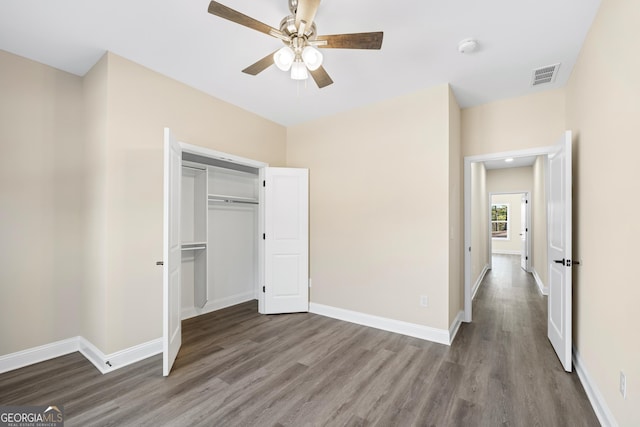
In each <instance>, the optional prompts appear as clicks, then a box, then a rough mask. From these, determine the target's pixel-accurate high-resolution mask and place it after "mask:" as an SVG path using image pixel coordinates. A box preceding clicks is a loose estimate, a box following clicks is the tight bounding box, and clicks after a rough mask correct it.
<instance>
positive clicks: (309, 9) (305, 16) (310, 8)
mask: <svg viewBox="0 0 640 427" xmlns="http://www.w3.org/2000/svg"><path fill="white" fill-rule="evenodd" d="M318 6H320V0H298V7H297V9H296V27H297V28H298V31H300V22H303V21H304V22H305V28H309V27H310V26H311V24H312V23H313V20H314V18H315V17H316V12H317V11H318ZM302 32H303V33H304V31H302Z"/></svg>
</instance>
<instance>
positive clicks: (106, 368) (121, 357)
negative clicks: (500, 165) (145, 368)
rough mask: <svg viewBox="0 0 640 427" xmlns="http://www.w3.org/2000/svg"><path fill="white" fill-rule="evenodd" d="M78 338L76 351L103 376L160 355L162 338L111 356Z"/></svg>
mask: <svg viewBox="0 0 640 427" xmlns="http://www.w3.org/2000/svg"><path fill="white" fill-rule="evenodd" d="M78 338H79V340H78V343H79V349H78V351H80V353H82V354H83V355H84V357H86V358H87V360H89V361H90V362H91V363H93V365H94V366H95V367H96V368H98V370H99V371H100V372H102V373H103V374H106V373H107V372H111V371H115V370H116V369H119V368H122V367H125V366H127V365H131V364H132V363H136V362H139V361H141V360H144V359H146V358H148V357H151V356H155V355H156V354H159V353H162V338H158V339H155V340H152V341H148V342H146V343H142V344H138V345H135V346H133V347H129V348H126V349H124V350H120V351H116V352H115V353H111V354H104V353H103V352H102V351H100V349H98V348H97V347H96V346H94V345H93V344H91V343H90V342H89V341H87V340H86V339H84V338H83V337H78Z"/></svg>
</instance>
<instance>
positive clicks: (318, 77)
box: [309, 66, 333, 89]
mask: <svg viewBox="0 0 640 427" xmlns="http://www.w3.org/2000/svg"><path fill="white" fill-rule="evenodd" d="M309 73H311V77H313V80H314V81H315V82H316V84H317V85H318V87H319V88H320V89H322V88H323V87H325V86H329V85H330V84H332V83H333V80H331V77H329V74H327V71H326V70H325V69H324V67H322V66H320V68H318V69H317V70H315V71H309Z"/></svg>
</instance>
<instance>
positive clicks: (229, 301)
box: [181, 291, 256, 320]
mask: <svg viewBox="0 0 640 427" xmlns="http://www.w3.org/2000/svg"><path fill="white" fill-rule="evenodd" d="M254 299H256V293H255V291H250V292H244V293H241V294H237V295H232V296H230V297H226V298H219V299H217V300H213V301H208V302H207V304H206V305H205V306H204V307H203V308H198V307H183V308H182V312H181V316H182V320H186V319H190V318H192V317H196V316H200V315H201V314H207V313H211V312H212V311H217V310H222V309H223V308H227V307H231V306H232V305H236V304H241V303H243V302H247V301H251V300H254Z"/></svg>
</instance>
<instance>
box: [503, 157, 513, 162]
mask: <svg viewBox="0 0 640 427" xmlns="http://www.w3.org/2000/svg"><path fill="white" fill-rule="evenodd" d="M504 161H505V162H507V163H511V162H513V157H507V158H506V159H504Z"/></svg>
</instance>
